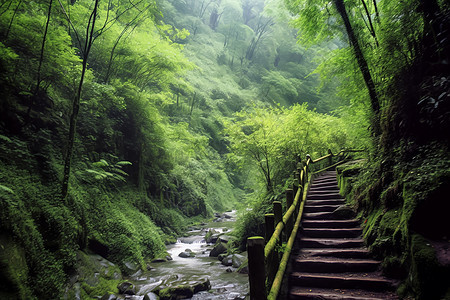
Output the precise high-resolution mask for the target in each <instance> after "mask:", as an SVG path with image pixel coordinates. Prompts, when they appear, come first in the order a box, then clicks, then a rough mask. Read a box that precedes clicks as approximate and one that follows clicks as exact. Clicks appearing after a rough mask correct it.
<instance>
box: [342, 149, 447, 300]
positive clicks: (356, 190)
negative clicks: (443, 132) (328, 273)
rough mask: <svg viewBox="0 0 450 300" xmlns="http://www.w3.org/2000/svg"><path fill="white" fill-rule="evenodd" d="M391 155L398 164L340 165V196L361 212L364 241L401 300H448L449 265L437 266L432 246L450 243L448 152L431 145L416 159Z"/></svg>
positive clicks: (400, 153)
mask: <svg viewBox="0 0 450 300" xmlns="http://www.w3.org/2000/svg"><path fill="white" fill-rule="evenodd" d="M393 153H394V154H395V155H398V156H397V157H396V158H395V159H394V158H393V156H385V157H391V158H392V159H391V160H386V159H385V160H383V161H380V160H378V159H376V158H372V159H370V160H369V161H358V162H351V163H347V164H344V165H341V166H339V167H338V168H337V172H338V174H339V175H338V177H339V184H340V190H341V193H342V194H343V195H346V198H347V201H348V202H349V203H350V204H352V205H353V206H354V207H355V209H356V210H357V211H358V216H359V218H360V219H361V222H362V224H363V227H364V231H363V236H364V239H365V241H366V243H367V245H368V246H369V248H370V249H371V251H372V253H373V254H374V255H375V256H377V257H378V258H379V259H381V260H382V261H383V264H382V266H383V271H384V273H385V274H386V275H387V276H390V277H394V278H397V279H399V280H400V281H401V283H400V285H399V287H398V293H399V295H400V296H401V297H407V296H413V297H414V298H415V299H424V300H425V299H447V298H445V297H446V296H445V295H449V285H448V282H450V266H448V265H443V264H440V263H439V262H438V260H437V258H436V251H435V249H434V248H433V241H440V242H444V243H450V240H449V238H450V232H449V230H450V227H449V226H448V222H447V220H448V212H449V211H450V203H449V202H448V201H446V199H447V198H448V193H449V192H450V190H449V186H448V182H449V181H450V158H449V156H448V151H447V150H446V149H443V147H442V146H439V145H437V144H429V145H427V146H422V147H420V148H417V149H415V151H414V153H415V154H414V155H413V156H411V152H410V151H408V150H407V149H406V150H405V147H403V148H399V149H396V151H395V152H393ZM406 156H409V157H408V158H409V159H406ZM442 297H444V298H442Z"/></svg>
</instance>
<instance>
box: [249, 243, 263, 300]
mask: <svg viewBox="0 0 450 300" xmlns="http://www.w3.org/2000/svg"><path fill="white" fill-rule="evenodd" d="M247 253H248V277H249V278H248V280H249V283H250V299H251V300H265V299H267V296H266V271H265V265H264V238H263V237H261V236H254V237H249V238H248V239H247Z"/></svg>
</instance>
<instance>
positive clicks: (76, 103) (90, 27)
mask: <svg viewBox="0 0 450 300" xmlns="http://www.w3.org/2000/svg"><path fill="white" fill-rule="evenodd" d="M99 2H100V0H95V3H94V7H93V9H92V12H91V14H90V16H89V20H88V23H87V25H86V38H85V42H84V46H83V48H82V51H81V52H82V58H83V60H82V69H81V77H80V82H79V84H78V89H77V93H76V95H75V98H74V100H73V103H72V114H71V115H70V125H69V136H68V139H67V152H66V157H65V160H64V173H63V181H62V191H61V194H62V198H63V199H65V198H66V197H67V193H68V188H69V177H70V165H71V161H72V155H73V145H74V141H75V132H76V126H77V119H78V112H79V110H80V100H81V92H82V89H83V82H84V77H85V75H86V69H87V62H88V58H89V53H90V52H91V48H92V45H93V43H94V34H95V21H96V20H97V11H98V5H99ZM60 4H61V2H60ZM73 29H74V30H75V28H73Z"/></svg>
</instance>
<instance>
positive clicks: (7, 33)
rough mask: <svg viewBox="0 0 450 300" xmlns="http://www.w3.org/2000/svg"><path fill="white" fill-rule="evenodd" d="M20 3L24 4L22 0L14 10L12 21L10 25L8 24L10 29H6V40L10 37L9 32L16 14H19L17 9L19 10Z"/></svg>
mask: <svg viewBox="0 0 450 300" xmlns="http://www.w3.org/2000/svg"><path fill="white" fill-rule="evenodd" d="M20 4H22V0H20V1H19V3H18V4H17V7H16V9H15V10H14V13H13V15H12V17H11V21H10V22H9V25H8V30H6V34H5V38H4V40H5V41H6V40H7V39H8V36H9V32H10V31H11V27H12V24H13V22H14V19H15V18H16V14H17V11H18V10H19V7H20Z"/></svg>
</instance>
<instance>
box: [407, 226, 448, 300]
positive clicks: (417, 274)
mask: <svg viewBox="0 0 450 300" xmlns="http://www.w3.org/2000/svg"><path fill="white" fill-rule="evenodd" d="M410 254H411V269H412V272H411V273H410V274H411V276H410V277H409V280H410V284H411V287H412V289H413V291H414V293H415V294H416V295H417V299H419V300H420V299H424V300H425V299H441V298H440V297H441V296H442V294H443V293H445V292H446V290H447V286H448V279H449V278H448V276H445V274H444V270H443V268H442V267H441V266H440V265H439V263H438V261H437V259H436V253H435V250H434V248H433V247H432V246H431V244H430V243H429V242H428V241H427V240H426V239H425V238H424V237H423V236H421V235H419V234H414V235H412V236H411V253H410Z"/></svg>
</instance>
